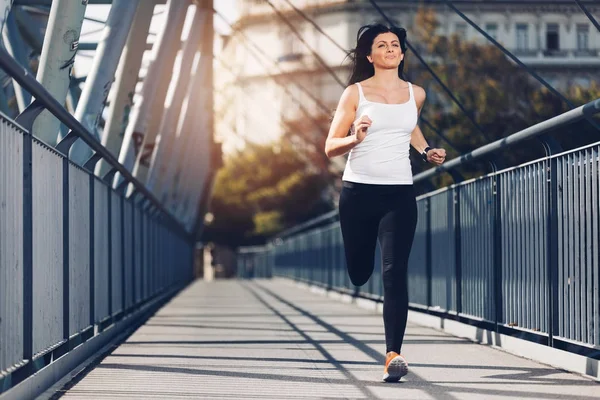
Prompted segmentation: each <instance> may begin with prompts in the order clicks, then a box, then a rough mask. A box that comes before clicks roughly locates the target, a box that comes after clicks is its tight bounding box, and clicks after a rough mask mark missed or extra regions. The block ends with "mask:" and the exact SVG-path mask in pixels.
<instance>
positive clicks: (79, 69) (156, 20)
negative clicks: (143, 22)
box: [74, 0, 238, 77]
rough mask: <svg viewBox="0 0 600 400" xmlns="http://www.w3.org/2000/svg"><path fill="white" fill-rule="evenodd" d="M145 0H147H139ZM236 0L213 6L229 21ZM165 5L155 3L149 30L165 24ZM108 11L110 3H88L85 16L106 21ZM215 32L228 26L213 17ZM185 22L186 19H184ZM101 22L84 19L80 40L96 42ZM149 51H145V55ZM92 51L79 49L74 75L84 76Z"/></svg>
mask: <svg viewBox="0 0 600 400" xmlns="http://www.w3.org/2000/svg"><path fill="white" fill-rule="evenodd" d="M141 1H147V0H141ZM235 4H236V0H215V1H214V7H215V9H216V10H217V11H219V12H220V13H222V14H223V15H225V16H226V17H227V18H228V20H229V21H230V22H233V21H234V20H235V19H236V18H237V16H238V13H237V10H236V7H235ZM165 7H166V6H165V5H164V4H163V5H157V6H156V7H155V10H154V14H155V15H154V17H153V18H152V23H151V24H150V32H151V33H154V34H157V33H158V32H159V31H160V29H161V28H162V27H163V26H164V24H165V17H166V14H165V13H164V12H162V13H161V11H164V9H165ZM109 12H110V5H94V4H90V5H88V6H87V8H86V12H85V16H86V17H91V18H94V19H99V20H103V21H106V19H107V18H108V13H109ZM187 17H188V18H187V19H188V20H191V17H193V14H192V13H188V15H187ZM214 21H215V32H216V33H217V34H227V33H229V31H230V29H229V27H228V26H227V25H226V24H225V23H224V22H223V21H222V20H221V19H220V18H215V20H214ZM186 22H187V21H186ZM102 26H103V25H102V24H99V23H96V22H93V21H89V20H84V22H83V26H82V28H81V35H80V39H79V40H80V42H82V43H84V42H97V41H98V40H100V39H101V37H102V31H101V28H102ZM187 29H189V23H186V25H185V26H184V32H183V34H182V38H185V37H186V36H187V31H186V30H187ZM148 53H149V52H146V57H147V56H148ZM93 54H94V52H93V51H80V52H78V55H77V56H76V57H75V68H74V73H75V76H77V77H81V76H86V75H87V73H88V71H89V69H90V67H91V66H92V62H93Z"/></svg>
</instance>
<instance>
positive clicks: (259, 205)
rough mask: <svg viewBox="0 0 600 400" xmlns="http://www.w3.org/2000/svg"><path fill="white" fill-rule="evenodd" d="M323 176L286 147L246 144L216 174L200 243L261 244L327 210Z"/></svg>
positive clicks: (291, 147)
mask: <svg viewBox="0 0 600 400" xmlns="http://www.w3.org/2000/svg"><path fill="white" fill-rule="evenodd" d="M329 182H330V181H329V179H328V175H327V174H325V175H324V174H322V173H320V172H319V171H318V170H317V169H315V168H312V166H311V164H310V163H308V162H307V161H306V159H305V158H304V157H303V154H302V153H301V152H299V151H298V150H297V149H296V148H295V147H294V146H292V145H290V144H289V143H286V142H283V141H282V142H281V143H275V144H272V145H254V144H248V145H247V146H246V148H245V149H244V150H243V151H240V152H237V153H234V154H231V155H228V156H227V157H226V158H225V162H224V166H223V168H222V169H221V170H220V171H219V172H218V173H217V176H216V181H215V188H214V192H213V198H212V203H211V212H212V213H213V215H214V220H213V221H212V223H211V224H210V225H208V226H207V227H206V229H205V235H206V237H205V240H211V241H215V242H218V243H222V244H227V245H233V246H237V245H243V244H257V243H262V242H264V240H265V239H266V238H268V237H269V236H271V235H273V234H275V233H276V232H279V231H281V230H282V229H285V228H287V227H290V226H292V225H294V224H297V223H299V222H301V221H304V220H305V219H307V218H310V217H314V216H317V215H319V214H321V213H323V212H325V211H328V210H330V209H331V205H330V204H329V203H328V202H327V201H326V200H324V198H323V192H324V190H325V189H326V188H327V186H328V184H329Z"/></svg>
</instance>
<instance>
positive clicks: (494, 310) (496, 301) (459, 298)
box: [239, 99, 600, 359]
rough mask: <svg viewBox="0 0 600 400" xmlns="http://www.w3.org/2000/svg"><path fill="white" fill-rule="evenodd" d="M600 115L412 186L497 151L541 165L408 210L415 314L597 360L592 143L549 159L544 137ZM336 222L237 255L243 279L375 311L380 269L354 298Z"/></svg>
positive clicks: (598, 246)
mask: <svg viewBox="0 0 600 400" xmlns="http://www.w3.org/2000/svg"><path fill="white" fill-rule="evenodd" d="M599 112H600V99H599V100H596V101H594V102H591V103H589V104H586V105H584V106H581V107H578V108H576V109H574V110H571V111H569V112H567V113H565V114H562V115H560V116H557V117H555V118H552V119H550V120H548V121H544V122H542V123H539V124H536V125H535V126H532V127H530V128H527V129H525V130H523V131H520V132H518V133H515V134H513V135H511V136H509V137H506V138H504V139H502V140H499V141H497V142H494V143H491V144H488V145H486V146H483V147H481V148H479V149H477V150H474V151H473V152H471V153H468V154H465V155H463V156H461V157H460V158H457V159H454V160H451V161H448V162H447V163H445V164H444V165H443V166H440V167H437V168H433V169H430V170H428V171H425V172H423V173H421V174H418V175H416V176H415V177H414V180H415V182H420V181H423V180H426V179H429V178H432V177H434V176H437V175H438V174H440V173H442V172H452V171H453V170H455V169H456V168H458V167H460V166H462V165H464V164H465V163H469V162H472V161H475V160H478V159H488V160H490V162H491V161H492V160H493V155H494V154H495V153H496V152H497V151H498V150H501V149H505V148H507V147H509V146H513V145H515V144H517V143H521V142H523V141H524V140H527V139H531V138H533V137H538V138H539V139H540V140H541V141H542V143H543V144H544V147H545V149H546V153H547V155H546V157H544V158H542V159H539V160H535V161H531V162H529V163H526V164H523V165H519V166H516V167H512V168H508V169H505V170H502V171H494V172H492V173H490V174H488V175H485V176H482V177H479V178H476V179H472V180H469V181H465V182H459V183H456V184H454V185H451V186H449V187H446V188H443V189H440V190H437V191H434V192H431V193H427V194H425V195H422V196H419V197H418V198H417V207H418V213H419V220H418V224H417V229H416V235H415V240H414V244H413V247H412V251H411V255H410V260H409V298H410V305H411V308H412V309H414V310H419V311H422V312H426V313H431V314H436V315H439V316H444V317H446V318H452V319H456V320H459V321H462V322H465V323H468V324H471V325H475V326H478V327H482V328H485V329H489V330H492V331H496V332H499V333H503V334H507V335H513V336H518V337H521V338H524V339H527V340H531V341H534V342H537V343H542V344H545V345H548V346H552V347H555V348H560V349H563V350H567V351H571V352H574V353H578V354H583V355H586V356H588V357H592V358H595V359H600V278H599V277H600V142H599V143H595V144H592V145H589V146H586V147H583V148H580V149H576V150H572V151H568V152H563V153H559V154H556V149H555V147H554V146H553V143H552V141H551V140H549V139H548V138H547V137H545V134H546V133H548V132H549V131H551V130H556V129H559V128H561V127H564V126H567V125H569V124H572V123H574V122H575V121H578V120H580V119H582V118H590V117H591V116H593V115H594V114H597V113H599ZM492 165H494V164H492ZM336 213H337V212H332V213H328V214H326V215H324V216H322V217H320V218H317V219H315V220H312V221H309V222H307V223H304V224H302V225H301V226H299V227H297V228H292V229H291V230H288V231H286V232H284V234H282V235H281V236H280V237H278V238H275V239H274V240H273V241H272V242H271V243H269V244H268V245H267V246H265V247H264V248H262V249H254V250H252V251H248V250H247V249H242V250H240V257H239V260H240V261H239V262H240V270H244V265H247V264H248V263H251V264H253V265H258V264H260V263H265V262H266V263H267V265H266V266H264V267H263V268H262V269H260V270H259V271H265V274H266V275H267V276H268V275H275V276H282V277H287V278H291V279H294V280H298V281H303V282H307V283H312V284H317V285H321V286H323V287H326V288H328V289H331V290H338V291H342V292H347V293H350V294H353V295H356V296H362V297H368V298H371V299H375V300H377V301H381V300H382V296H383V290H382V289H383V287H382V277H381V270H380V269H379V268H375V271H374V273H373V276H372V277H371V279H370V280H369V281H368V282H367V283H366V284H365V285H364V286H363V287H361V288H355V287H354V286H352V285H351V283H350V280H349V278H348V274H347V272H346V267H345V257H344V250H343V243H342V236H341V231H340V228H339V222H337V221H335V215H336ZM251 258H254V259H251ZM379 260H380V254H379V248H378V249H377V254H376V262H377V263H379ZM255 271H256V270H255ZM241 276H242V277H245V275H241ZM254 276H255V277H258V276H260V275H258V274H257V273H256V272H255V273H254Z"/></svg>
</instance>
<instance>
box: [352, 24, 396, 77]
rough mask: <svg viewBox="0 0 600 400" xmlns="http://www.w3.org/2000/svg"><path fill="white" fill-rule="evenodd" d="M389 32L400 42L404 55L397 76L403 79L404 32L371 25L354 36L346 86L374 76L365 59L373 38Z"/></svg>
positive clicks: (363, 27) (372, 69) (379, 25)
mask: <svg viewBox="0 0 600 400" xmlns="http://www.w3.org/2000/svg"><path fill="white" fill-rule="evenodd" d="M387 32H391V33H393V34H394V35H396V36H398V40H400V48H401V49H402V53H403V54H404V58H403V59H402V61H401V62H400V66H398V76H399V77H400V79H404V61H405V60H406V30H405V29H404V28H399V27H397V26H391V27H390V26H386V25H383V24H371V25H365V26H362V27H361V28H360V29H359V30H358V34H357V35H356V48H355V49H353V50H352V51H350V53H349V54H348V57H349V58H350V60H351V61H352V75H350V80H349V81H348V85H352V84H354V83H356V82H360V81H364V80H365V79H368V78H370V77H372V76H373V75H375V68H374V67H373V64H371V63H370V62H369V60H368V59H367V56H368V55H371V47H372V46H373V41H375V38H376V37H377V36H378V35H380V34H382V33H387Z"/></svg>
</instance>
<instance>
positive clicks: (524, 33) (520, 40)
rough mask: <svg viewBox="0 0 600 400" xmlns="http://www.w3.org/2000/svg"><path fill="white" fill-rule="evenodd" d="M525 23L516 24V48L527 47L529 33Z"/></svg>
mask: <svg viewBox="0 0 600 400" xmlns="http://www.w3.org/2000/svg"><path fill="white" fill-rule="evenodd" d="M528 28H529V26H527V24H517V50H527V49H528V48H529V33H528Z"/></svg>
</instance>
